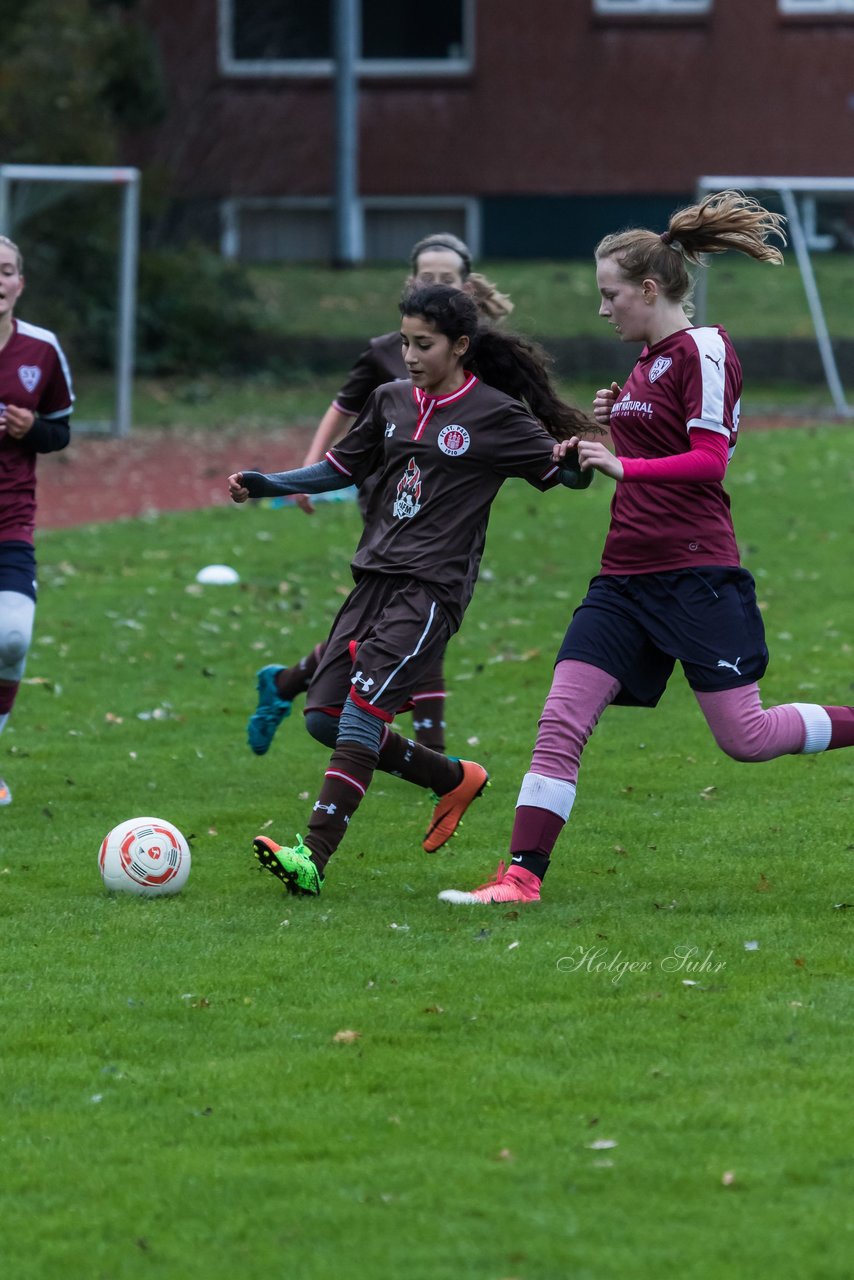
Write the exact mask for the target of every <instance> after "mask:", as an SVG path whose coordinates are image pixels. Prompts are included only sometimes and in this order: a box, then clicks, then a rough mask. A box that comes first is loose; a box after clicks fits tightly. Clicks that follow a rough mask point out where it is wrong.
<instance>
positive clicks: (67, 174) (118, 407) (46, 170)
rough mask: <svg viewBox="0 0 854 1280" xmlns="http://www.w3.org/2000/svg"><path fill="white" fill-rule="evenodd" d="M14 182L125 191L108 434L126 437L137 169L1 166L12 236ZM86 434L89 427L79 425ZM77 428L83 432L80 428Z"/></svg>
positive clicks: (4, 224)
mask: <svg viewBox="0 0 854 1280" xmlns="http://www.w3.org/2000/svg"><path fill="white" fill-rule="evenodd" d="M15 182H83V183H87V182H95V183H102V184H103V183H108V184H110V185H112V186H118V187H120V188H121V193H122V199H121V210H120V215H119V216H120V225H119V273H118V276H119V278H118V298H117V324H116V401H115V418H114V421H113V422H112V423H111V424H110V434H111V435H115V436H127V435H129V434H130V428H131V404H132V395H133V365H134V317H135V312H136V274H137V261H138V256H139V188H140V172H139V170H138V169H127V168H121V169H112V168H105V167H101V166H94V165H62V164H0V233H2V234H3V235H11V232H12V222H13V210H12V200H11V188H12V184H13V183H15ZM81 425H82V427H83V428H84V429H85V427H86V425H87V424H85V423H83V424H81ZM78 429H79V428H78Z"/></svg>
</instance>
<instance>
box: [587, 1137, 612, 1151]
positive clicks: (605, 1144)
mask: <svg viewBox="0 0 854 1280" xmlns="http://www.w3.org/2000/svg"><path fill="white" fill-rule="evenodd" d="M618 1145H619V1144H618V1143H617V1142H615V1141H614V1139H613V1138H597V1139H596V1141H595V1142H588V1143H587V1144H586V1146H587V1149H588V1151H610V1150H611V1148H612V1147H616V1146H618Z"/></svg>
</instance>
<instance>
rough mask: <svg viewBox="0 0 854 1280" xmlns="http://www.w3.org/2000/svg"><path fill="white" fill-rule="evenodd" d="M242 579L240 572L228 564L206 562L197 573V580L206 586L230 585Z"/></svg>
mask: <svg viewBox="0 0 854 1280" xmlns="http://www.w3.org/2000/svg"><path fill="white" fill-rule="evenodd" d="M239 581H240V574H239V573H238V572H237V570H236V569H232V567H231V565H228V564H206V565H205V567H204V569H200V570H199V572H198V573H197V574H196V582H201V583H204V584H205V586H216V587H228V586H231V585H232V584H233V583H235V582H239Z"/></svg>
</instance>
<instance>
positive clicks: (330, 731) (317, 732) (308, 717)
mask: <svg viewBox="0 0 854 1280" xmlns="http://www.w3.org/2000/svg"><path fill="white" fill-rule="evenodd" d="M305 727H306V729H307V730H308V732H309V733H310V734H311V736H312V738H314V739H315V741H317V742H321V743H323V745H324V746H325V747H330V748H332V747H334V746H335V742H336V740H337V738H338V717H337V716H331V715H330V714H329V712H328V711H306V713H305Z"/></svg>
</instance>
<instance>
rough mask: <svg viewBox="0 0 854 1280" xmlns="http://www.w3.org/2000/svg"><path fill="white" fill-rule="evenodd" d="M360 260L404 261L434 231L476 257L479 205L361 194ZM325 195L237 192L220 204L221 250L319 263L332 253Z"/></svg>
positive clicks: (468, 200)
mask: <svg viewBox="0 0 854 1280" xmlns="http://www.w3.org/2000/svg"><path fill="white" fill-rule="evenodd" d="M359 208H360V215H359V216H360V217H361V218H362V229H363V232H364V242H365V261H366V262H379V261H382V262H405V261H406V260H407V259H408V258H409V251H410V249H411V248H412V246H413V245H414V244H415V243H416V241H418V240H421V239H422V238H423V237H424V236H429V235H433V234H435V232H436V229H437V228H439V229H440V230H442V231H451V232H453V234H454V235H457V236H461V237H462V239H463V240H465V242H466V244H467V245H468V246H469V248H470V249H471V251H472V254H473V256H474V257H475V258H479V257H480V205H479V203H478V201H477V200H475V199H473V198H472V197H470V196H421V197H415V196H365V197H363V198H362V199H361V201H360V202H359ZM334 240H335V228H334V223H333V207H332V201H331V200H330V199H328V197H325V196H303V197H299V196H282V197H275V196H270V197H264V196H238V197H236V198H233V199H229V200H225V201H223V203H222V206H221V249H222V252H223V254H224V256H225V257H227V258H239V259H241V260H242V261H244V262H325V261H328V260H329V258H330V257H331V256H332V254H333V252H334Z"/></svg>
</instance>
